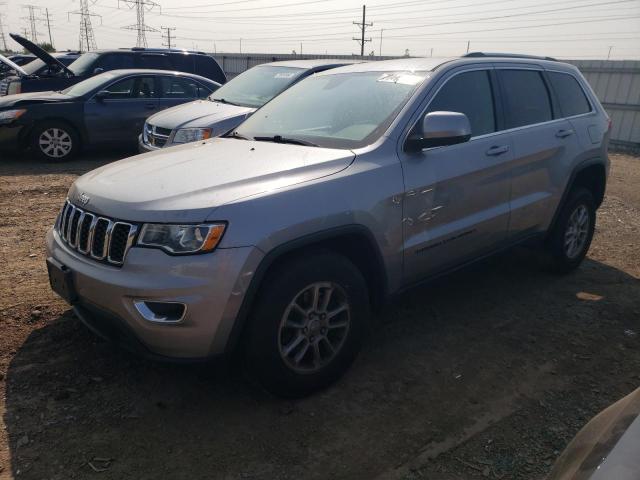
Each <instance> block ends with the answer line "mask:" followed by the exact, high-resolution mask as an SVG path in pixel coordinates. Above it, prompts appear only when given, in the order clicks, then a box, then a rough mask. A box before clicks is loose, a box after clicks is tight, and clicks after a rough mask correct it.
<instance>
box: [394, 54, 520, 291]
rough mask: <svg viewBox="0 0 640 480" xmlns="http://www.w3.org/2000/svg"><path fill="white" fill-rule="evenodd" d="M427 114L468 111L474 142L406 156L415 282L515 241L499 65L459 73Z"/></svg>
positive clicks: (409, 265)
mask: <svg viewBox="0 0 640 480" xmlns="http://www.w3.org/2000/svg"><path fill="white" fill-rule="evenodd" d="M438 88H439V89H438V90H437V91H436V93H435V96H434V97H433V99H432V100H431V101H430V102H429V104H428V105H427V107H426V109H425V111H424V112H423V113H422V114H421V116H420V118H419V120H418V122H417V125H420V124H421V123H422V119H423V118H424V115H425V114H427V113H429V112H433V111H451V112H460V113H464V114H465V115H466V116H467V117H468V118H469V122H470V123H471V132H472V138H471V140H469V141H468V142H465V143H460V144H457V145H450V146H445V147H436V148H428V149H425V150H423V151H422V152H418V153H406V152H402V154H401V162H402V169H403V173H404V180H405V189H406V191H405V196H404V202H403V205H404V207H403V215H404V218H403V233H404V241H405V247H404V259H405V260H404V271H405V280H406V282H408V283H411V282H413V281H416V280H419V279H421V278H423V277H425V276H427V275H430V274H434V273H437V272H438V271H441V270H445V269H447V268H449V267H452V266H454V265H456V264H459V263H462V262H464V261H465V260H468V259H470V258H473V257H475V256H477V255H479V254H482V253H483V252H485V251H489V250H491V249H493V248H495V247H497V246H499V245H500V244H501V242H503V241H505V240H506V238H507V231H508V224H509V189H510V181H511V179H510V175H509V166H510V160H511V158H512V153H511V140H510V136H509V134H505V133H503V132H502V131H501V118H500V114H499V111H500V108H499V104H498V101H497V95H496V84H495V79H494V74H493V70H492V68H491V67H489V66H487V67H483V68H479V69H473V70H463V71H458V72H456V73H453V74H452V75H450V76H449V77H448V78H446V79H445V80H444V83H443V84H442V85H441V86H440V87H438Z"/></svg>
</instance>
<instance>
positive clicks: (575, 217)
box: [547, 187, 596, 273]
mask: <svg viewBox="0 0 640 480" xmlns="http://www.w3.org/2000/svg"><path fill="white" fill-rule="evenodd" d="M595 225H596V206H595V201H594V199H593V195H592V194H591V192H590V191H589V190H587V189H586V188H582V187H579V188H576V189H574V190H572V191H571V192H570V194H569V198H568V199H567V202H566V203H565V204H564V206H563V207H562V210H561V211H560V214H559V215H558V220H557V222H556V224H555V226H554V228H553V230H552V231H551V234H550V235H549V238H548V241H547V250H548V252H549V254H550V256H551V261H552V264H551V266H552V269H553V270H554V271H556V272H559V273H567V272H570V271H571V270H573V269H575V268H577V267H578V266H579V265H580V263H581V262H582V260H584V258H585V256H586V255H587V252H588V251H589V247H590V245H591V240H592V239H593V233H594V231H595Z"/></svg>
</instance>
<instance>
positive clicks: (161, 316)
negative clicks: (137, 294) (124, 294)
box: [133, 300, 187, 323]
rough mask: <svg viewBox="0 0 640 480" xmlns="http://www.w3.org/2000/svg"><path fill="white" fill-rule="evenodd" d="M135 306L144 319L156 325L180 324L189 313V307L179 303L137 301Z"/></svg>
mask: <svg viewBox="0 0 640 480" xmlns="http://www.w3.org/2000/svg"><path fill="white" fill-rule="evenodd" d="M133 305H134V306H135V307H136V310H138V313H139V314H140V315H142V318H144V319H145V320H147V321H149V322H155V323H178V322H181V321H182V320H183V319H184V316H185V313H187V306H186V305H185V304H184V303H179V302H155V301H146V300H136V301H135V302H133Z"/></svg>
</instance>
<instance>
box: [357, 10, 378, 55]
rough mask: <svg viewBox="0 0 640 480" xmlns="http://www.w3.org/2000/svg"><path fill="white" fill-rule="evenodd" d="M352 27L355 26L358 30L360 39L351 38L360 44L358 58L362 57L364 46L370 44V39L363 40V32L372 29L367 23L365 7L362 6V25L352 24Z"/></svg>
mask: <svg viewBox="0 0 640 480" xmlns="http://www.w3.org/2000/svg"><path fill="white" fill-rule="evenodd" d="M353 24H354V25H357V26H358V27H359V28H360V38H356V37H353V39H354V40H355V41H356V42H358V43H359V44H360V56H361V57H364V44H365V43H366V42H370V41H371V38H364V34H365V31H366V30H367V27H373V22H372V23H367V6H366V5H363V6H362V23H360V22H353Z"/></svg>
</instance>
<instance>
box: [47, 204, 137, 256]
mask: <svg viewBox="0 0 640 480" xmlns="http://www.w3.org/2000/svg"><path fill="white" fill-rule="evenodd" d="M56 228H57V231H58V233H59V234H60V237H61V238H62V240H63V241H64V242H65V243H66V244H67V245H68V246H69V247H71V248H73V249H75V250H77V251H78V252H79V253H81V254H83V255H86V256H88V257H91V258H93V259H94V260H98V261H101V262H104V263H109V264H111V265H122V263H123V262H124V259H125V257H126V255H127V252H128V251H129V249H130V248H131V246H132V245H133V242H134V240H135V237H136V234H137V233H138V226H137V225H135V224H132V223H127V222H121V221H119V220H114V219H112V218H108V217H102V216H99V215H95V214H93V213H91V212H87V211H84V210H82V209H81V208H78V207H76V206H75V205H73V204H72V203H70V202H69V201H67V202H65V204H64V207H62V212H60V217H59V219H58V224H57V227H56Z"/></svg>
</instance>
